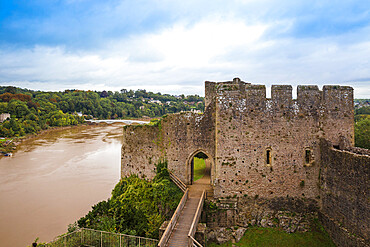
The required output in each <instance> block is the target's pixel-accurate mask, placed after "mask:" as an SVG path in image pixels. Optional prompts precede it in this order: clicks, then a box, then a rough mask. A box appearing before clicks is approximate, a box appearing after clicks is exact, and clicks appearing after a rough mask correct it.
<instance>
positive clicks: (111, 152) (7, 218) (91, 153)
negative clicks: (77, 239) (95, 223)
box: [0, 123, 123, 247]
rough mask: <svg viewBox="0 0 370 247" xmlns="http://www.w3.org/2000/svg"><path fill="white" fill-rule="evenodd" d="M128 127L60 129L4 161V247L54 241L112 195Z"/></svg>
mask: <svg viewBox="0 0 370 247" xmlns="http://www.w3.org/2000/svg"><path fill="white" fill-rule="evenodd" d="M122 126H123V125H122V124H119V123H115V124H109V125H108V124H99V125H95V126H78V127H73V128H69V129H56V130H52V131H49V132H46V133H43V134H40V135H38V136H37V137H35V138H33V139H30V140H27V141H24V142H23V143H22V144H21V145H19V146H18V151H17V152H16V153H15V154H14V155H13V157H3V158H1V159H0V246H10V247H13V246H14V247H17V246H20V247H21V246H22V247H23V246H27V245H31V243H32V242H33V240H35V238H36V237H39V238H40V241H39V242H48V241H50V240H52V239H53V238H54V237H56V236H58V235H60V234H62V233H65V232H66V231H67V226H68V224H71V223H73V222H75V221H76V220H78V219H79V218H80V217H81V216H84V215H86V214H87V212H88V211H89V210H91V206H92V205H94V204H96V203H98V202H99V201H101V200H106V199H107V198H109V197H110V193H111V191H112V189H113V188H114V186H115V184H116V183H117V182H118V181H119V178H120V153H121V145H122Z"/></svg>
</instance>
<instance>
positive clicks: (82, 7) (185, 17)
mask: <svg viewBox="0 0 370 247" xmlns="http://www.w3.org/2000/svg"><path fill="white" fill-rule="evenodd" d="M58 3H59V4H61V5H60V6H58V8H56V6H53V5H52V4H46V5H45V6H47V7H45V9H47V10H50V13H49V12H48V13H49V14H47V15H41V16H40V17H37V18H34V17H33V16H30V15H26V16H25V17H24V18H18V19H17V18H15V17H9V18H8V19H6V20H5V21H4V20H3V22H2V23H6V24H7V25H4V26H5V27H7V28H8V29H7V30H8V31H9V30H10V32H9V33H7V32H6V34H9V35H5V36H4V35H3V36H1V37H5V38H4V39H3V43H2V44H3V45H2V46H0V83H1V84H2V85H4V84H14V85H19V86H22V85H25V86H27V87H29V88H35V89H43V90H48V89H51V88H53V89H54V88H55V89H66V88H80V89H99V90H102V89H106V90H119V89H121V88H128V89H138V88H142V89H147V90H153V91H161V92H163V93H175V94H181V93H197V94H203V89H202V88H203V82H204V81H205V80H213V81H223V80H231V79H232V78H234V77H240V78H241V79H243V80H246V81H249V82H252V83H259V84H266V85H267V86H270V85H271V84H282V83H285V84H293V85H297V84H318V85H320V86H322V85H323V84H332V83H334V84H346V85H347V84H350V85H353V86H354V87H355V92H356V95H357V94H359V95H362V96H366V95H368V96H367V97H370V93H369V90H367V88H368V86H367V85H368V84H366V83H367V82H368V81H366V80H363V81H361V80H355V79H353V78H369V77H370V64H369V59H368V57H370V43H369V42H368V41H369V40H370V24H369V23H370V21H369V8H364V6H363V4H360V3H353V4H347V3H346V4H339V3H337V4H336V5H335V6H333V3H332V2H325V1H324V2H323V1H313V2H312V3H309V4H308V3H307V2H305V1H295V2H294V3H292V2H291V1H279V3H277V2H276V1H270V0H263V1H252V0H250V1H242V0H240V1H227V2H226V3H225V1H219V0H215V1H212V2H209V1H195V0H190V1H170V0H163V1H135V2H132V1H118V0H109V1H104V2H101V1H92V0H85V1H82V0H81V1H77V0H72V1H68V2H67V3H66V2H58ZM31 5H32V4H31ZM38 6H41V5H40V2H39V5H38ZM33 7H35V6H33ZM59 7H60V8H59ZM57 10H58V11H57ZM338 13H339V14H341V15H340V16H341V17H340V18H339V17H338V16H339V15H338ZM344 13H346V15H344ZM28 21H30V22H28ZM0 24H1V23H0ZM12 25H13V26H12ZM0 26H1V25H0ZM341 26H343V29H341V28H340V27H341ZM26 29H27V30H29V31H27V32H26V33H25V36H24V37H23V39H24V40H26V41H25V42H26V43H27V44H26V45H19V43H17V42H23V41H19V40H17V38H16V37H15V36H16V34H18V35H19V33H17V32H18V31H21V30H26ZM17 30H18V31H17ZM5 31H6V30H5ZM2 32H3V33H4V29H1V28H0V35H1V33H2ZM12 35H15V36H12ZM8 37H10V38H9V39H8ZM12 37H13V38H12ZM12 41H14V44H13V45H11V44H10V43H12ZM352 83H353V84H352ZM358 88H360V89H361V90H358ZM364 92H366V94H364ZM362 96H361V97H362Z"/></svg>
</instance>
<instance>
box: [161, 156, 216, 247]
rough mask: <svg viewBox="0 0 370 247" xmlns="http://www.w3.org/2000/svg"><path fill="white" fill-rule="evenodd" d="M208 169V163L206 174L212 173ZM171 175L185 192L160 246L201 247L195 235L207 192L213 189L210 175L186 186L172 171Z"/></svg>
mask: <svg viewBox="0 0 370 247" xmlns="http://www.w3.org/2000/svg"><path fill="white" fill-rule="evenodd" d="M206 163H208V162H206ZM207 169H210V166H209V165H206V169H205V170H206V171H205V174H210V173H209V171H208V170H207ZM170 176H171V179H172V181H174V182H175V184H176V185H177V186H178V187H180V189H181V190H182V191H183V192H184V195H183V197H182V198H181V201H180V203H179V205H178V206H177V209H176V211H175V213H174V214H173V216H172V218H171V220H170V222H169V223H168V226H167V228H166V230H165V232H164V233H163V235H162V238H161V240H160V241H159V243H158V247H166V246H168V247H186V246H189V247H190V246H198V247H201V246H202V245H201V244H200V243H198V242H197V241H196V240H195V238H194V235H195V232H196V228H197V225H198V223H199V219H200V216H201V214H202V209H203V204H204V200H205V198H206V194H207V192H211V191H212V187H211V185H210V177H209V175H204V176H203V178H201V179H199V180H197V181H195V182H194V183H193V185H188V186H186V185H185V184H184V183H183V182H182V181H181V180H180V179H178V178H177V177H176V176H175V175H174V174H172V173H170ZM208 194H209V193H208Z"/></svg>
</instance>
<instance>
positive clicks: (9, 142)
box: [0, 119, 150, 159]
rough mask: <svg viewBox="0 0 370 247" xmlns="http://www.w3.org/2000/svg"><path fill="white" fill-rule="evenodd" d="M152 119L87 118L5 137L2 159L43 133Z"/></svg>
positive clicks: (136, 122)
mask: <svg viewBox="0 0 370 247" xmlns="http://www.w3.org/2000/svg"><path fill="white" fill-rule="evenodd" d="M149 121H150V120H148V119H101V120H86V122H85V123H83V124H79V125H69V126H60V127H49V128H48V129H45V130H40V131H39V132H37V133H32V134H27V135H25V136H21V137H13V138H4V139H1V140H0V153H2V154H3V155H0V159H1V157H3V156H9V157H10V156H12V154H13V153H15V152H16V151H17V146H18V145H20V144H21V143H23V142H25V141H29V140H33V139H35V138H38V137H40V136H42V135H45V134H47V133H50V132H51V131H63V130H67V129H72V128H79V127H81V126H85V128H86V127H91V126H100V125H102V126H104V125H107V124H123V125H129V124H146V123H149Z"/></svg>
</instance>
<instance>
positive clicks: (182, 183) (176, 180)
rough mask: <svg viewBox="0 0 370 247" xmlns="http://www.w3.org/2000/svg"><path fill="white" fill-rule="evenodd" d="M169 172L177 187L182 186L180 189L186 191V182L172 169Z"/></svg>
mask: <svg viewBox="0 0 370 247" xmlns="http://www.w3.org/2000/svg"><path fill="white" fill-rule="evenodd" d="M168 172H169V174H170V178H171V180H172V181H173V182H174V183H175V184H176V185H177V187H179V188H180V190H182V192H185V191H186V188H187V187H186V184H184V182H182V181H181V180H180V179H179V178H178V177H177V176H176V175H175V174H173V173H172V172H171V171H168Z"/></svg>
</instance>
